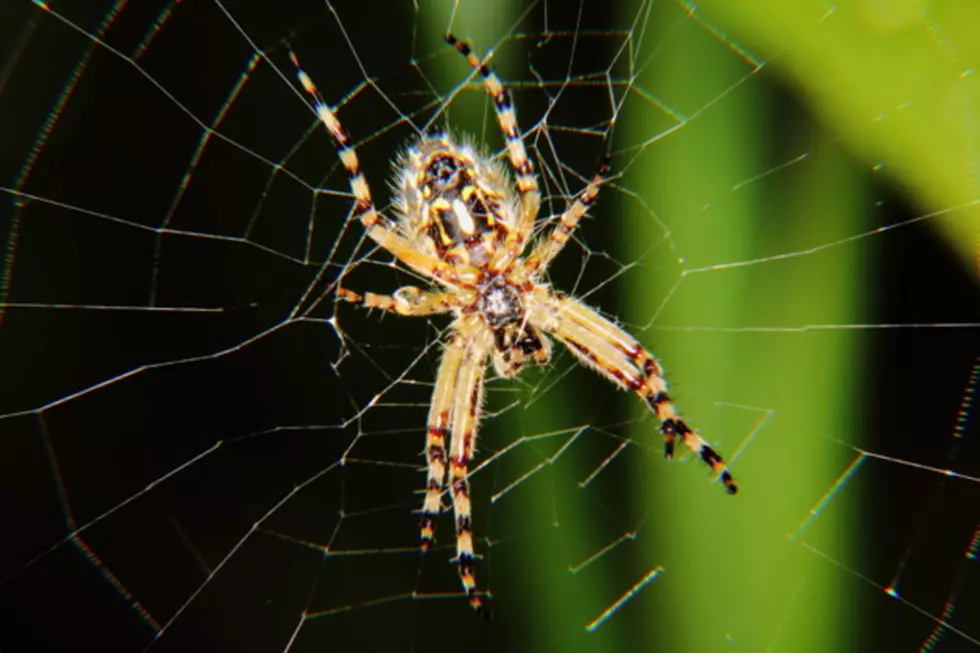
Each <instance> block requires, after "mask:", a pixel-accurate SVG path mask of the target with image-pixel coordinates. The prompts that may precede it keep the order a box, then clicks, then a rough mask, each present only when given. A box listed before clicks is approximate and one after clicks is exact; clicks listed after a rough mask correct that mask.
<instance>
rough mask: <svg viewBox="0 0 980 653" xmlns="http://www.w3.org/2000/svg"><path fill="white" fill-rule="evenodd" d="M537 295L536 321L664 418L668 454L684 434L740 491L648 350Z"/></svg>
mask: <svg viewBox="0 0 980 653" xmlns="http://www.w3.org/2000/svg"><path fill="white" fill-rule="evenodd" d="M537 295H538V296H539V297H541V298H542V300H543V302H542V303H543V304H544V306H542V305H538V306H540V307H539V308H536V309H535V310H533V311H532V313H531V321H532V323H535V324H537V325H538V326H539V327H540V328H542V329H546V330H549V331H550V332H551V333H553V334H554V336H555V337H556V338H558V339H559V340H561V341H562V342H563V343H565V345H566V346H567V347H568V348H569V350H570V351H572V353H574V354H575V355H576V356H577V357H578V358H579V359H580V360H581V361H582V362H583V363H585V364H586V365H587V366H589V367H592V368H593V369H595V370H597V371H598V372H599V373H600V374H602V375H603V376H605V377H606V378H608V379H609V380H611V381H613V382H614V383H616V384H617V385H619V386H620V387H623V388H628V389H630V390H632V391H633V392H635V393H636V394H637V395H638V396H639V397H640V398H642V399H643V400H644V401H645V402H646V403H647V405H648V406H650V409H651V410H653V412H654V413H655V414H656V415H657V418H658V419H659V420H660V430H661V432H662V433H663V435H664V451H665V453H666V455H667V457H668V458H670V457H672V456H673V453H674V442H675V440H676V438H678V437H680V438H681V440H682V441H683V442H684V444H685V445H686V446H687V447H688V448H690V449H691V451H693V452H694V453H695V454H696V455H697V456H698V457H699V458H700V459H701V460H703V461H704V462H705V464H707V465H708V466H709V467H711V469H712V470H714V472H715V473H716V474H717V475H718V477H719V478H720V479H721V482H722V483H724V485H725V490H726V491H727V492H728V493H729V494H735V493H736V492H738V486H736V484H735V480H734V479H733V478H732V475H731V473H730V472H729V471H728V466H727V465H726V464H725V461H724V460H723V459H722V457H721V456H720V455H718V453H717V452H716V451H715V450H714V449H712V448H711V446H710V445H708V443H707V442H705V441H704V440H703V439H702V438H701V436H699V435H698V434H697V433H695V432H694V430H693V429H691V428H690V427H689V426H688V425H687V423H686V422H685V421H684V420H683V419H682V418H681V417H680V415H679V414H678V413H677V409H676V408H674V405H673V404H672V403H671V401H670V397H669V395H668V394H667V382H666V381H665V380H664V378H663V370H662V369H661V367H660V364H659V363H657V361H656V359H654V357H653V355H651V354H650V352H648V351H647V350H646V349H644V348H643V347H642V346H641V345H640V343H638V342H637V341H636V339H635V338H633V337H632V336H631V335H629V334H628V333H626V332H625V331H623V330H622V329H620V328H619V327H618V326H616V325H615V324H613V323H612V322H610V321H609V320H607V319H606V318H604V317H602V316H601V315H599V314H598V313H596V312H595V311H594V310H592V309H591V308H589V307H588V306H585V305H584V304H582V303H581V302H579V301H577V300H574V299H569V298H567V297H559V296H558V295H555V294H554V293H551V292H550V291H548V290H542V291H540V292H539V293H537ZM548 304H550V305H548ZM545 306H546V308H545Z"/></svg>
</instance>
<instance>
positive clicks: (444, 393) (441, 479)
mask: <svg viewBox="0 0 980 653" xmlns="http://www.w3.org/2000/svg"><path fill="white" fill-rule="evenodd" d="M469 345H470V343H469V340H468V339H466V338H465V337H464V336H463V335H462V334H460V333H458V332H456V331H453V333H452V336H451V337H450V340H449V342H448V343H447V344H446V348H445V349H444V350H443V352H442V362H441V363H440V364H439V373H438V375H437V376H436V387H435V390H433V392H432V404H431V406H430V408H429V419H428V424H427V426H428V429H427V430H426V436H425V462H426V469H427V471H428V473H427V478H426V483H425V499H424V501H423V502H422V511H421V513H422V517H421V519H420V524H419V525H420V528H421V532H422V539H421V547H422V549H423V550H426V549H428V548H429V547H430V546H432V543H433V541H434V540H435V520H436V518H437V517H438V516H439V512H440V511H441V509H442V494H443V492H444V491H445V482H446V434H447V433H448V432H449V424H450V419H451V416H452V410H453V396H454V392H455V389H456V379H457V376H458V375H459V366H460V363H461V362H462V360H463V355H464V353H465V352H466V350H467V348H468V347H469Z"/></svg>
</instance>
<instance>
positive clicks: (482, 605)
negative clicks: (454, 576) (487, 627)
mask: <svg viewBox="0 0 980 653" xmlns="http://www.w3.org/2000/svg"><path fill="white" fill-rule="evenodd" d="M470 607H471V608H473V610H474V611H476V614H477V615H479V617H480V618H481V619H483V620H484V621H492V620H493V611H492V610H490V606H489V605H487V602H486V600H485V599H484V596H482V595H481V594H479V593H476V592H474V593H472V594H470Z"/></svg>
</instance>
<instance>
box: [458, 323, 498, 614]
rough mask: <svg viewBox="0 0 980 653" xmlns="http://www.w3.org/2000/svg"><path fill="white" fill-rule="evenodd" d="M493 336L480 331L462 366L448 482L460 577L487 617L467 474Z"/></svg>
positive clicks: (473, 447) (468, 592) (474, 607)
mask: <svg viewBox="0 0 980 653" xmlns="http://www.w3.org/2000/svg"><path fill="white" fill-rule="evenodd" d="M475 328H476V329H482V328H483V327H482V326H477V327H475ZM491 338H492V336H491V334H490V333H489V332H487V331H482V332H479V333H478V335H477V336H476V337H475V338H474V339H473V340H472V341H471V344H470V346H469V348H468V349H467V351H466V353H465V354H464V358H463V362H462V363H461V365H460V367H459V375H458V378H457V381H456V390H455V393H454V401H453V423H452V441H451V443H450V454H449V484H450V491H451V492H452V499H453V513H454V515H455V517H456V563H457V565H458V568H459V579H460V581H461V582H462V584H463V590H464V591H465V592H466V596H467V598H468V599H469V602H470V606H471V607H472V608H473V609H474V610H476V611H477V612H478V613H480V614H481V615H482V616H484V617H489V616H490V612H489V609H488V608H487V606H486V604H485V602H484V596H483V595H482V594H481V593H480V592H478V591H477V589H476V574H475V572H474V566H475V564H476V553H475V551H474V548H473V511H472V506H471V505H470V484H469V478H468V474H469V463H470V460H472V458H473V452H474V449H475V446H476V434H477V426H478V423H479V419H480V409H481V407H482V403H483V373H484V368H485V367H486V364H487V356H488V354H489V353H490V348H491V346H492V344H491Z"/></svg>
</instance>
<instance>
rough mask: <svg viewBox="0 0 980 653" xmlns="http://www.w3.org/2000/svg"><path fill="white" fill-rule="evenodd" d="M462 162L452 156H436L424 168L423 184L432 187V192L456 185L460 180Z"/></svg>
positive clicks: (436, 192)
mask: <svg viewBox="0 0 980 653" xmlns="http://www.w3.org/2000/svg"><path fill="white" fill-rule="evenodd" d="M462 170H463V163H462V162H461V161H460V160H459V159H457V158H456V157H453V156H447V155H442V156H437V157H435V158H434V159H432V161H430V162H429V165H428V166H427V167H426V169H425V178H424V180H423V182H422V183H423V185H424V186H427V187H429V188H431V189H432V192H433V193H434V194H441V193H444V192H446V191H447V190H450V189H453V188H456V187H458V186H459V185H460V184H461V183H462V181H461V179H460V176H461V175H460V172H461V171H462Z"/></svg>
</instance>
